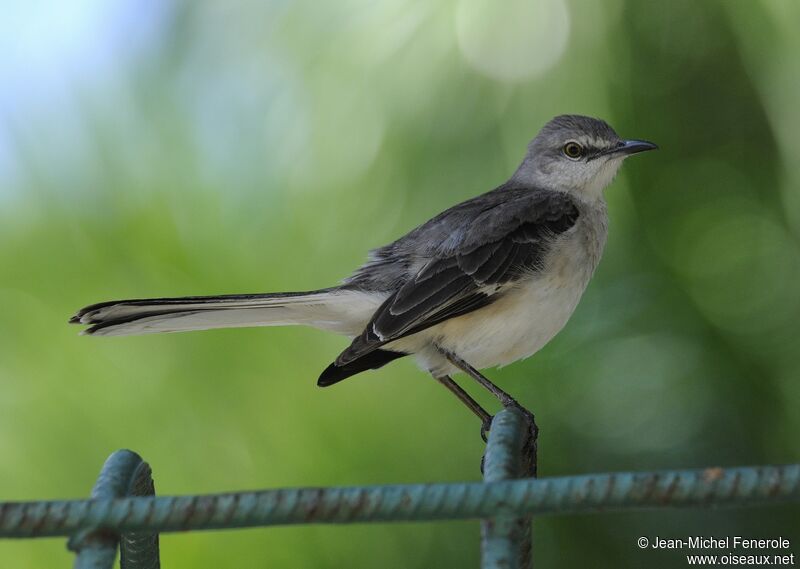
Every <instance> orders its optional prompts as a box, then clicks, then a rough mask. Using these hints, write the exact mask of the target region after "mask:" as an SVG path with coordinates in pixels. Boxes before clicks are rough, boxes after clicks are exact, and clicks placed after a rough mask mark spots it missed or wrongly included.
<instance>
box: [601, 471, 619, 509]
mask: <svg viewBox="0 0 800 569" xmlns="http://www.w3.org/2000/svg"><path fill="white" fill-rule="evenodd" d="M616 484H617V477H616V476H613V475H612V476H609V477H608V483H607V484H606V492H605V494H604V495H603V503H606V502H608V501H609V500H610V499H611V495H612V494H613V493H614V487H615V486H616Z"/></svg>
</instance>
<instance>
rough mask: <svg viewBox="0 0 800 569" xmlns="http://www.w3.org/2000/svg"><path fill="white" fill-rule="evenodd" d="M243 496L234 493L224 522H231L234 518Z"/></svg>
mask: <svg viewBox="0 0 800 569" xmlns="http://www.w3.org/2000/svg"><path fill="white" fill-rule="evenodd" d="M240 498H241V495H240V494H234V495H233V499H232V500H231V507H230V508H229V509H228V512H227V513H226V514H225V518H224V519H223V522H222V523H224V524H225V525H227V524H229V523H230V522H231V520H232V519H233V514H235V513H236V510H237V509H239V499H240Z"/></svg>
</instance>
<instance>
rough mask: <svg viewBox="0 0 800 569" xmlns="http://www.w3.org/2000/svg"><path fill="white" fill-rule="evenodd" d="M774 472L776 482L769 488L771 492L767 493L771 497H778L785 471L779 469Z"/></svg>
mask: <svg viewBox="0 0 800 569" xmlns="http://www.w3.org/2000/svg"><path fill="white" fill-rule="evenodd" d="M774 472H775V480H774V481H773V482H772V484H771V485H770V487H769V491H768V492H767V495H769V496H777V495H778V492H779V491H780V489H781V483H782V482H783V469H782V468H778V469H776V470H775V471H774Z"/></svg>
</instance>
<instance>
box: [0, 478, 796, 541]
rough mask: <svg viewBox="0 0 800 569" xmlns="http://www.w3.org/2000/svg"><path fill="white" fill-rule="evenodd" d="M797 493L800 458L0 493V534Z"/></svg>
mask: <svg viewBox="0 0 800 569" xmlns="http://www.w3.org/2000/svg"><path fill="white" fill-rule="evenodd" d="M798 501H800V464H791V465H786V466H757V467H743V468H707V469H703V470H682V471H661V472H622V473H614V474H590V475H585V476H568V477H562V478H543V479H538V480H535V479H521V480H509V481H501V482H490V483H483V482H467V483H454V484H410V485H396V486H366V487H351V488H346V487H344V488H343V487H339V488H337V487H333V488H299V489H278V490H262V491H257V492H236V493H231V494H209V495H200V496H176V497H169V496H167V497H161V496H158V497H141V498H140V497H136V498H114V499H93V500H68V501H53V502H6V503H0V537H48V536H69V535H72V534H74V533H76V532H79V531H81V530H82V529H83V528H85V527H92V528H104V529H105V530H107V531H112V532H135V531H147V532H171V531H185V530H210V529H226V528H240V527H257V526H273V525H289V524H307V523H356V522H390V521H412V520H414V521H419V520H453V519H481V518H489V517H492V516H494V515H496V514H497V513H498V512H503V513H507V514H515V515H539V514H574V513H588V512H600V511H603V512H608V511H612V510H634V509H647V508H651V509H656V508H669V507H672V508H685V507H696V506H704V507H705V506H715V507H722V506H752V505H756V504H767V503H787V502H798Z"/></svg>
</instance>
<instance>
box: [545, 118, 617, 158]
mask: <svg viewBox="0 0 800 569" xmlns="http://www.w3.org/2000/svg"><path fill="white" fill-rule="evenodd" d="M572 140H574V141H575V142H578V143H579V144H583V145H586V146H589V147H592V148H593V149H595V150H603V149H605V148H608V147H611V146H613V145H616V144H618V143H619V142H620V140H621V139H620V137H619V135H618V134H617V133H616V131H615V130H614V129H613V128H611V126H610V125H609V124H608V123H607V122H606V121H604V120H601V119H596V118H592V117H585V116H583V115H559V116H557V117H555V118H554V119H552V120H551V121H550V122H548V123H547V124H546V125H544V127H542V130H540V131H539V134H538V135H536V138H534V139H533V140H532V141H531V143H530V145H529V148H530V150H531V151H534V150H539V151H542V150H546V149H560V147H561V146H562V145H563V144H565V143H566V142H569V141H572Z"/></svg>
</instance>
